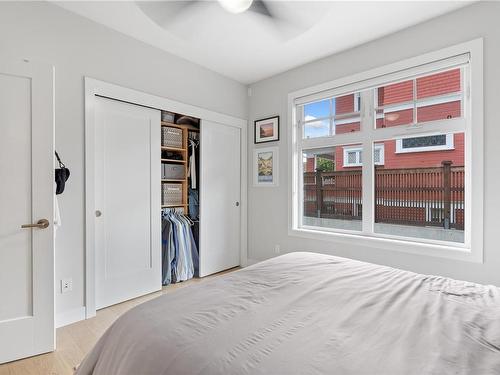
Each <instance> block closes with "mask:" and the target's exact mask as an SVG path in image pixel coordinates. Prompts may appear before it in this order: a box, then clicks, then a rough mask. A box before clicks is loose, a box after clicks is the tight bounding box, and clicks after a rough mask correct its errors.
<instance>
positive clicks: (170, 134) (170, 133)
mask: <svg viewBox="0 0 500 375" xmlns="http://www.w3.org/2000/svg"><path fill="white" fill-rule="evenodd" d="M161 145H162V146H166V147H175V148H182V129H177V128H172V127H170V126H163V127H162V128H161Z"/></svg>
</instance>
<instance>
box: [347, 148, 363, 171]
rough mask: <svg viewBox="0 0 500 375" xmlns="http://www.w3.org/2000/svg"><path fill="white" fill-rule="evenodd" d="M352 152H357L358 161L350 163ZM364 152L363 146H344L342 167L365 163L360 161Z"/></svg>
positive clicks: (358, 165) (359, 165) (357, 165)
mask: <svg viewBox="0 0 500 375" xmlns="http://www.w3.org/2000/svg"><path fill="white" fill-rule="evenodd" d="M350 152H355V153H356V162H354V163H349V153H350ZM362 152H363V146H352V147H343V152H342V154H343V160H342V162H343V163H342V167H343V168H351V167H361V166H362V165H363V163H362V162H361V161H360V159H361V153H362Z"/></svg>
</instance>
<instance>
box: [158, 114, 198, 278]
mask: <svg viewBox="0 0 500 375" xmlns="http://www.w3.org/2000/svg"><path fill="white" fill-rule="evenodd" d="M161 167H162V168H161V207H162V210H161V211H162V212H161V219H162V284H163V285H168V284H170V283H175V282H180V281H186V280H189V279H191V278H192V277H197V276H199V250H198V248H199V228H200V226H199V223H200V199H199V197H200V194H199V188H200V174H199V171H200V120H199V119H197V118H194V117H190V116H185V115H181V114H176V113H172V112H167V111H162V122H161Z"/></svg>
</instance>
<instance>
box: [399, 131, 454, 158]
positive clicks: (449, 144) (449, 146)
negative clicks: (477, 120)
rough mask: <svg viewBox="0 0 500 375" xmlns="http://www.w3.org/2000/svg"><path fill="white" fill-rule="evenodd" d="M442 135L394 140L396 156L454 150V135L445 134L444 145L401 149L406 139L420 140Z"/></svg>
mask: <svg viewBox="0 0 500 375" xmlns="http://www.w3.org/2000/svg"><path fill="white" fill-rule="evenodd" d="M437 135H442V134H428V135H422V134H421V135H419V136H418V137H401V138H398V139H396V154H406V153H410V152H428V151H449V150H454V149H455V145H454V138H455V137H454V134H446V144H444V145H441V146H425V147H408V148H403V139H408V138H420V137H429V136H437Z"/></svg>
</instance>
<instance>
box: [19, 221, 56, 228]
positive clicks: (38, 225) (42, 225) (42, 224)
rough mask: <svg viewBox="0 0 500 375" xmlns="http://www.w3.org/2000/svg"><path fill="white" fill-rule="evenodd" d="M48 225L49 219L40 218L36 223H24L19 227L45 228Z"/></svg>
mask: <svg viewBox="0 0 500 375" xmlns="http://www.w3.org/2000/svg"><path fill="white" fill-rule="evenodd" d="M48 227H49V221H48V220H47V219H40V220H38V221H37V222H36V224H24V225H21V228H23V229H25V228H39V229H45V228H48Z"/></svg>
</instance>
